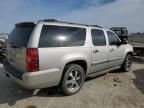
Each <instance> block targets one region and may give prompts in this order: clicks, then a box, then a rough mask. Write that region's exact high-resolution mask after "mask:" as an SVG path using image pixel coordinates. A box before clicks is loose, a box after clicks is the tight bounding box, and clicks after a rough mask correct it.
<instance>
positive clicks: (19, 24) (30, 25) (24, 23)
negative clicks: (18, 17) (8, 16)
mask: <svg viewBox="0 0 144 108" xmlns="http://www.w3.org/2000/svg"><path fill="white" fill-rule="evenodd" d="M15 26H16V27H34V26H35V23H34V22H21V23H17V24H15Z"/></svg>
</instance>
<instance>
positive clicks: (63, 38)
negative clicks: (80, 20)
mask: <svg viewBox="0 0 144 108" xmlns="http://www.w3.org/2000/svg"><path fill="white" fill-rule="evenodd" d="M85 38H86V29H85V28H78V27H66V26H51V25H44V26H43V28H42V32H41V36H40V41H39V47H40V48H41V47H71V46H82V45H84V43H85Z"/></svg>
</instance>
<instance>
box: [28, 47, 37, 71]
mask: <svg viewBox="0 0 144 108" xmlns="http://www.w3.org/2000/svg"><path fill="white" fill-rule="evenodd" d="M26 65H27V71H28V72H36V71H39V53H38V49H37V48H27V51H26Z"/></svg>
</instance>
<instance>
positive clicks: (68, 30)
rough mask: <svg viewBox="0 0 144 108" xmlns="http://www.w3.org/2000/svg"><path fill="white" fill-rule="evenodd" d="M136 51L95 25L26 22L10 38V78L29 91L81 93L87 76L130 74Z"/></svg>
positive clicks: (7, 69)
mask: <svg viewBox="0 0 144 108" xmlns="http://www.w3.org/2000/svg"><path fill="white" fill-rule="evenodd" d="M132 55H133V48H132V46H131V45H129V44H128V43H126V42H125V43H123V42H121V40H120V39H119V37H118V36H117V35H116V34H115V33H114V32H113V31H111V30H108V29H104V28H101V27H99V26H94V25H83V24H75V23H67V22H61V21H56V20H42V21H38V22H36V23H34V22H23V23H18V24H16V27H15V28H14V30H13V31H12V33H11V34H10V35H9V38H8V46H7V59H6V60H5V61H4V68H5V70H6V75H7V76H8V77H10V78H12V79H13V80H15V81H16V82H17V83H19V84H20V85H22V86H24V87H26V88H28V89H37V88H46V87H52V86H58V85H59V86H60V88H61V91H62V92H63V93H64V94H65V95H72V94H75V93H77V92H78V91H79V90H80V89H81V87H82V85H83V82H84V80H85V78H86V77H90V76H96V75H100V74H104V73H106V72H109V71H112V70H115V69H120V68H121V69H122V70H123V71H129V70H130V68H131V65H132Z"/></svg>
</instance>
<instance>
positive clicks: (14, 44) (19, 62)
mask: <svg viewBox="0 0 144 108" xmlns="http://www.w3.org/2000/svg"><path fill="white" fill-rule="evenodd" d="M33 28H34V25H33V24H29V23H25V24H18V25H16V27H15V28H14V29H13V31H12V32H11V33H10V35H9V37H8V45H7V59H8V62H9V63H10V65H11V66H12V67H13V68H15V69H16V70H18V71H22V72H23V71H26V48H27V44H28V41H29V38H30V35H31V33H32V31H33Z"/></svg>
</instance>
